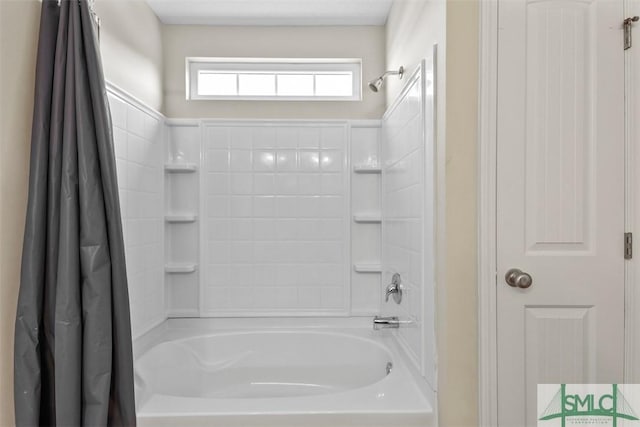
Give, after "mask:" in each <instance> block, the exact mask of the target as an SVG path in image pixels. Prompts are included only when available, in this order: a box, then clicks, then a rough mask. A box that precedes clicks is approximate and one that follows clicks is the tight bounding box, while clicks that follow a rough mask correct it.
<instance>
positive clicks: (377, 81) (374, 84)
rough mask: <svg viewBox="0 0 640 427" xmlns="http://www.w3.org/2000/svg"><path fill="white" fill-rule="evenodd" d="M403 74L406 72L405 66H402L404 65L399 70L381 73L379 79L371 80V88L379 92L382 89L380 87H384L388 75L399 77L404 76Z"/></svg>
mask: <svg viewBox="0 0 640 427" xmlns="http://www.w3.org/2000/svg"><path fill="white" fill-rule="evenodd" d="M403 74H404V67H402V66H401V67H400V68H399V69H398V71H386V72H385V73H384V74H383V75H381V76H380V77H378V78H377V79H374V80H371V81H370V82H369V89H371V90H372V91H373V92H378V91H379V90H380V88H382V84H383V83H384V79H385V78H386V77H387V76H391V75H397V76H398V78H402V75H403Z"/></svg>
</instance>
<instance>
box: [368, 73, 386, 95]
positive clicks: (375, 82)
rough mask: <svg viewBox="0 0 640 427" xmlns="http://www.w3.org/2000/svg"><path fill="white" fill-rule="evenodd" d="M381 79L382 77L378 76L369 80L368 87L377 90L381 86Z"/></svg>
mask: <svg viewBox="0 0 640 427" xmlns="http://www.w3.org/2000/svg"><path fill="white" fill-rule="evenodd" d="M383 81H384V80H383V79H382V77H378V78H377V79H375V80H371V81H370V82H369V89H371V90H372V91H374V92H378V91H379V90H380V88H381V87H382V83H383Z"/></svg>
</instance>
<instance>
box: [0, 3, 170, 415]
mask: <svg viewBox="0 0 640 427" xmlns="http://www.w3.org/2000/svg"><path fill="white" fill-rule="evenodd" d="M40 6H41V5H40V2H39V1H38V0H0V242H1V244H0V319H2V321H0V426H3V427H4V426H10V425H13V328H14V317H15V310H16V299H17V294H18V287H19V281H20V258H21V251H22V237H23V232H24V218H25V210H26V200H27V189H28V173H29V154H30V138H31V117H32V110H33V86H34V79H35V77H34V74H35V58H36V48H37V37H38V27H39V19H40ZM96 10H97V11H98V13H99V14H100V17H101V18H102V28H101V50H102V56H103V65H104V69H105V77H106V79H107V80H109V81H111V82H113V83H115V84H117V85H118V86H120V87H122V88H123V89H125V90H127V91H128V92H130V93H132V94H133V95H134V96H136V97H138V98H140V99H141V100H143V101H145V102H147V103H148V104H149V105H151V106H153V107H154V108H158V109H159V108H161V107H162V90H161V75H162V73H161V69H162V48H161V39H160V25H159V22H158V20H157V19H156V18H155V15H154V14H153V13H152V12H151V10H150V9H149V8H148V6H146V4H145V3H143V2H141V1H127V2H124V1H113V0H98V2H97V5H96Z"/></svg>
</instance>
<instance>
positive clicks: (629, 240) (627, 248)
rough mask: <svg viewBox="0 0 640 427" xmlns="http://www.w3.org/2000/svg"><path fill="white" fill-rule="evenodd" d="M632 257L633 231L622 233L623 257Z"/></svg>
mask: <svg viewBox="0 0 640 427" xmlns="http://www.w3.org/2000/svg"><path fill="white" fill-rule="evenodd" d="M631 258H633V233H624V259H631Z"/></svg>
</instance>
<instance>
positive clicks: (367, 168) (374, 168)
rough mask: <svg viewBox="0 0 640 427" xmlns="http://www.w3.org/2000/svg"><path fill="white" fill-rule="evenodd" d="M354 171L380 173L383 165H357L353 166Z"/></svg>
mask: <svg viewBox="0 0 640 427" xmlns="http://www.w3.org/2000/svg"><path fill="white" fill-rule="evenodd" d="M353 173H371V174H380V173H382V167H380V166H371V165H355V166H354V167H353Z"/></svg>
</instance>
